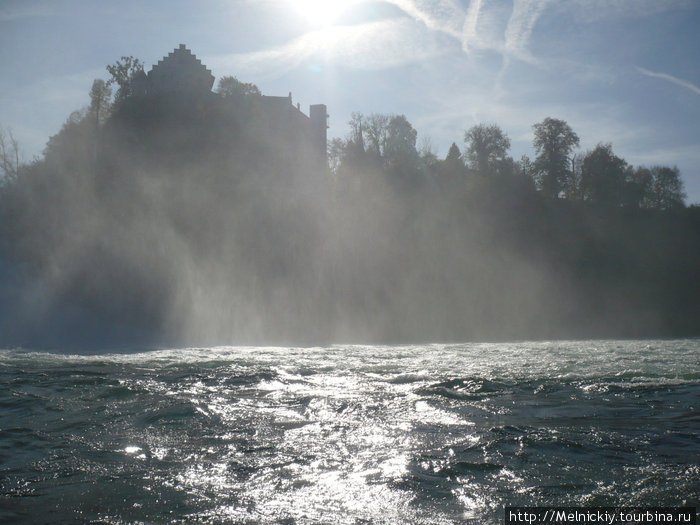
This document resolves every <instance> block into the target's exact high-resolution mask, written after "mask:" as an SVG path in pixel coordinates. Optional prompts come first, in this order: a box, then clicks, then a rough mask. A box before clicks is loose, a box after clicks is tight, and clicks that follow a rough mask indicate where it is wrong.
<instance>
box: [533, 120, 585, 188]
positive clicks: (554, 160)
mask: <svg viewBox="0 0 700 525" xmlns="http://www.w3.org/2000/svg"><path fill="white" fill-rule="evenodd" d="M533 129H534V131H535V138H534V140H533V145H534V146H535V151H536V152H537V158H536V159H535V162H534V167H535V179H536V182H537V185H538V187H539V189H540V190H541V191H542V193H544V194H545V195H547V196H549V197H559V193H560V192H561V191H562V190H563V189H564V187H565V185H566V179H567V177H568V176H569V165H570V157H569V156H570V154H571V152H572V151H573V149H574V148H575V147H576V146H578V145H579V139H578V135H576V133H574V131H573V130H572V129H571V128H570V127H569V125H568V124H567V123H566V122H564V121H563V120H558V119H554V118H549V117H547V118H546V119H544V120H543V121H542V122H540V123H539V124H535V125H534V126H533Z"/></svg>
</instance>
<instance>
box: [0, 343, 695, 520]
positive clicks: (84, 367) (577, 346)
mask: <svg viewBox="0 0 700 525" xmlns="http://www.w3.org/2000/svg"><path fill="white" fill-rule="evenodd" d="M699 400H700V340H697V339H692V340H674V341H577V342H537V343H504V344H497V343H489V344H461V345H418V346H332V347H326V348H268V347H264V348H257V347H217V348H189V349H171V350H154V351H142V352H139V351H138V350H137V349H133V351H132V352H130V353H119V354H106V355H67V354H65V353H36V352H27V351H22V350H0V522H3V523H4V522H19V523H70V522H96V523H115V524H116V523H132V522H145V523H179V522H205V523H207V522H209V523H287V524H291V523H318V522H322V523H455V522H466V523H486V524H488V523H498V522H499V521H500V520H502V518H503V508H504V506H506V505H509V506H516V505H523V506H524V505H530V506H532V505H559V506H565V505H571V506H616V505H624V506H632V505H644V506H649V505H658V506H679V505H691V506H693V505H694V506H700V487H699V484H698V479H700V410H699V407H698V404H699V403H698V402H699Z"/></svg>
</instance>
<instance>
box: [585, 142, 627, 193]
mask: <svg viewBox="0 0 700 525" xmlns="http://www.w3.org/2000/svg"><path fill="white" fill-rule="evenodd" d="M626 172H627V162H625V160H624V159H622V158H620V157H618V156H616V155H615V154H614V153H613V151H612V145H611V144H598V146H596V148H595V149H594V150H593V151H589V152H588V153H587V154H586V155H585V156H584V157H583V162H582V163H581V193H582V195H583V198H584V199H585V200H588V201H590V202H593V203H596V204H601V205H603V206H620V205H622V204H624V203H625V198H624V192H625V174H626Z"/></svg>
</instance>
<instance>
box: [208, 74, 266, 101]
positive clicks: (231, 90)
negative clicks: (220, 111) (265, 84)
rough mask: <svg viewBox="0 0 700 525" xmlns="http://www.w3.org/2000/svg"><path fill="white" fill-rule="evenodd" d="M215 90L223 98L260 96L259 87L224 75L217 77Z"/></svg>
mask: <svg viewBox="0 0 700 525" xmlns="http://www.w3.org/2000/svg"><path fill="white" fill-rule="evenodd" d="M216 92H217V93H218V94H219V95H221V96H222V97H223V98H228V97H244V96H258V97H259V96H260V95H262V93H261V92H260V88H258V86H256V85H255V84H251V83H249V82H241V81H240V80H238V79H237V78H236V77H232V76H226V77H221V78H220V79H219V83H218V85H217V88H216Z"/></svg>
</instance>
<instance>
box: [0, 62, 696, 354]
mask: <svg viewBox="0 0 700 525" xmlns="http://www.w3.org/2000/svg"><path fill="white" fill-rule="evenodd" d="M108 71H109V72H110V74H111V76H112V78H111V80H110V81H107V82H105V81H102V80H96V81H95V83H94V84H93V87H92V90H91V91H90V104H89V106H88V107H86V108H85V109H83V110H81V111H79V112H76V113H74V114H73V115H71V117H70V118H69V119H68V120H67V122H66V123H65V125H64V126H63V128H62V129H61V131H60V132H59V133H58V134H57V135H55V136H53V137H51V138H50V139H49V141H48V143H47V146H46V149H45V151H44V155H43V157H42V158H40V159H36V160H35V161H33V162H31V163H29V164H21V163H20V162H19V158H18V155H17V149H18V148H17V144H16V142H15V141H14V139H13V138H12V135H11V134H4V135H3V141H2V143H0V146H1V147H2V149H0V153H2V170H3V179H2V187H1V188H0V242H1V243H2V244H1V245H0V246H1V250H0V263H1V264H2V266H3V277H2V278H0V292H1V293H2V296H3V299H2V300H1V301H0V303H2V304H0V306H3V311H4V312H5V313H4V314H3V316H2V319H0V343H2V344H10V343H12V344H22V345H28V346H31V345H35V346H52V345H54V346H55V345H56V344H60V341H66V342H67V343H66V344H79V343H80V344H86V345H90V344H92V345H104V344H113V343H119V342H125V341H126V342H128V341H132V342H133V341H135V342H144V341H150V342H157V343H159V344H185V343H190V344H223V343H256V344H258V343H283V344H294V343H320V342H329V341H333V342H363V341H367V342H398V341H414V342H418V341H421V342H422V341H457V340H483V339H515V338H517V339H525V338H564V337H569V338H570V337H630V336H645V337H649V336H670V335H697V331H698V325H697V319H698V318H700V315H699V314H700V293H699V292H700V288H699V287H700V285H699V284H698V283H697V279H695V278H694V276H695V275H696V274H697V261H698V260H700V257H699V256H700V239H699V236H698V232H700V214H699V213H698V208H697V207H694V206H693V207H690V208H686V207H685V206H684V205H683V198H684V196H683V188H682V181H681V179H680V175H679V173H678V170H677V169H675V168H668V167H649V168H645V167H637V168H633V167H631V166H629V165H628V164H627V163H626V162H625V161H624V160H622V159H620V158H619V157H617V156H615V155H614V154H613V153H612V148H611V147H610V146H609V145H600V146H598V147H597V148H595V149H594V150H593V151H590V152H587V153H584V154H575V153H574V152H575V148H576V146H577V145H578V140H579V139H578V137H577V136H576V134H575V133H574V132H573V131H572V130H571V129H570V128H569V126H568V125H567V124H566V123H565V122H563V121H560V120H555V119H545V120H544V121H543V122H542V123H539V124H536V125H535V126H534V129H535V143H534V147H535V151H536V152H537V157H536V158H535V159H534V160H532V161H530V160H529V159H527V158H523V159H521V160H519V161H514V160H513V159H512V158H510V157H509V156H508V150H509V148H510V141H509V139H508V137H507V135H506V134H505V133H504V132H503V131H502V130H501V129H500V128H499V127H498V126H495V125H478V126H474V127H472V128H471V129H469V130H467V131H466V132H465V142H464V148H463V151H460V149H459V147H458V146H457V145H456V144H453V145H452V147H451V148H450V150H449V152H448V154H447V156H446V158H445V159H439V158H437V157H436V156H435V155H434V154H433V153H431V151H430V149H429V148H428V147H423V148H420V149H419V148H417V145H416V142H417V132H416V130H415V129H414V128H413V127H412V125H411V124H410V123H409V122H408V120H407V119H406V118H405V117H404V116H395V115H378V114H375V115H370V116H367V117H364V116H362V115H360V114H353V116H352V120H351V121H350V132H349V135H348V137H347V138H346V139H333V140H331V141H330V143H329V152H328V159H329V166H328V167H327V168H323V169H321V168H319V166H318V163H317V154H316V153H317V152H314V151H313V148H312V145H310V144H309V143H308V141H307V140H306V139H305V137H304V136H303V134H299V133H295V132H294V128H293V127H292V128H289V127H288V126H284V125H281V124H280V122H279V119H278V118H277V117H276V116H275V114H274V112H270V111H267V110H266V109H265V105H264V104H263V103H262V99H261V93H260V90H259V89H258V88H257V87H256V86H254V85H252V84H244V83H242V82H239V81H238V80H237V79H235V78H233V77H225V78H223V79H221V80H220V82H219V84H218V88H217V90H216V92H215V93H209V92H207V93H203V94H200V95H198V96H194V95H192V94H189V95H184V94H182V93H177V92H172V93H160V94H151V95H136V94H134V93H133V92H132V90H131V83H132V81H133V79H135V78H137V76H138V75H140V74H141V73H142V72H143V68H142V66H141V64H140V62H139V61H138V60H135V59H133V58H132V57H123V58H122V60H120V61H118V62H117V63H116V64H114V65H112V66H110V67H109V68H108ZM115 86H117V90H116V93H115V95H114V97H112V89H113V87H115ZM10 312H12V313H10ZM66 312H68V313H66Z"/></svg>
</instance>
